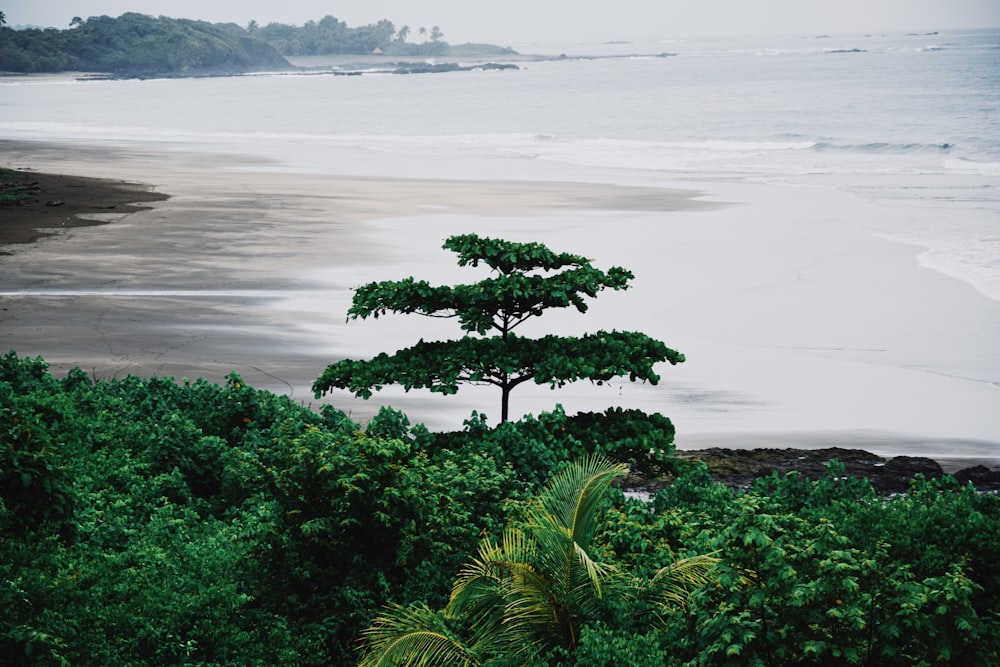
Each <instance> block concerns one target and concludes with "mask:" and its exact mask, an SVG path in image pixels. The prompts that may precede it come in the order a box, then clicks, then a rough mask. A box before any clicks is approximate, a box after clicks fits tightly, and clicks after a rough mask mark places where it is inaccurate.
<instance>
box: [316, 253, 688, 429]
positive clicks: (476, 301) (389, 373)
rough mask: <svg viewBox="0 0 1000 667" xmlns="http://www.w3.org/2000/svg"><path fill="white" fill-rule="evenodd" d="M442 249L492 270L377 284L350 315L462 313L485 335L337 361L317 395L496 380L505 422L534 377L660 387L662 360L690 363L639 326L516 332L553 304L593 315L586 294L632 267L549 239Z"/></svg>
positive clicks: (468, 327)
mask: <svg viewBox="0 0 1000 667" xmlns="http://www.w3.org/2000/svg"><path fill="white" fill-rule="evenodd" d="M443 247H444V248H445V249H447V250H451V251H452V252H454V253H456V254H457V255H458V264H459V266H473V267H475V266H478V265H479V264H480V262H482V263H483V264H485V265H487V266H488V267H489V268H490V269H492V274H493V275H492V276H491V277H489V278H487V279H486V280H482V281H480V282H477V283H474V284H471V285H455V286H453V287H452V286H440V287H434V286H432V285H430V284H428V283H427V282H426V281H423V280H421V281H417V280H414V279H413V278H412V277H411V278H406V279H404V280H398V281H388V282H374V283H369V284H367V285H363V286H361V287H359V288H358V289H357V290H356V291H355V293H354V300H353V305H352V306H351V308H350V309H349V310H348V319H349V320H351V319H358V318H361V319H366V318H368V317H374V318H376V319H377V318H378V317H379V315H385V314H386V313H388V312H393V313H419V314H421V315H426V316H428V317H454V318H457V319H458V322H459V324H460V326H461V328H462V329H463V330H464V331H465V332H467V334H477V335H476V336H473V335H465V336H463V337H462V338H460V339H458V340H448V341H436V342H429V343H428V342H424V341H423V340H421V341H420V342H418V343H417V344H416V345H414V346H413V347H408V348H406V349H403V350H400V351H398V352H396V353H395V354H393V355H388V354H386V353H382V354H379V355H378V356H376V357H375V358H374V359H371V360H370V361H355V360H352V359H345V360H343V361H338V362H336V363H333V364H330V365H329V366H327V368H326V371H324V372H323V374H322V375H321V376H320V377H319V378H317V379H316V382H314V383H313V391H314V392H315V393H316V397H317V398H319V397H320V396H322V395H323V394H325V393H326V392H328V391H329V390H331V389H334V388H336V389H347V390H350V391H352V392H354V394H355V395H356V396H359V397H363V398H369V397H371V395H372V389H373V388H374V389H376V390H378V389H381V388H382V387H383V386H384V385H387V384H400V385H402V386H403V387H404V388H405V389H406V390H407V391H409V390H410V389H412V388H415V387H416V388H426V389H430V390H431V391H436V392H440V393H443V394H454V393H456V392H457V391H458V387H459V384H461V383H471V384H489V385H494V386H496V387H499V388H500V415H501V416H500V419H501V421H507V419H508V416H509V412H510V411H509V404H510V392H511V391H512V390H513V389H514V388H515V387H517V386H518V385H520V384H523V383H525V382H528V381H529V380H531V381H534V382H535V383H536V384H544V383H548V384H549V385H550V386H551V387H552V388H553V389H555V388H556V387H562V386H563V385H565V384H566V383H567V382H573V381H576V380H584V379H587V380H591V381H592V382H595V383H597V384H599V385H600V384H603V383H604V382H606V381H608V380H610V379H612V378H614V377H620V376H625V375H628V376H629V379H630V380H631V381H633V382H634V381H636V380H643V381H648V382H650V383H652V384H656V383H657V382H658V381H659V379H660V376H659V375H657V374H656V373H655V372H654V371H653V365H654V364H656V363H658V362H662V361H669V362H670V363H671V364H677V363H680V362H682V361H684V355H683V354H681V353H680V352H677V351H676V350H671V349H670V348H668V347H667V346H666V345H664V344H663V343H662V342H660V341H658V340H654V339H652V338H650V337H649V336H647V335H645V334H642V333H637V332H631V331H598V332H597V333H592V334H585V335H583V336H580V337H564V336H551V335H550V336H543V337H541V338H526V337H522V336H518V335H516V334H515V333H514V329H516V328H517V327H519V326H521V325H522V324H524V323H525V322H526V321H528V320H530V319H531V318H533V317H539V316H541V315H542V313H544V312H545V311H546V310H547V309H549V308H568V307H573V308H576V309H577V310H578V311H579V312H581V313H584V312H586V311H587V302H586V301H585V297H595V296H597V294H598V292H600V291H602V290H604V289H613V290H623V289H627V288H628V281H629V280H631V279H633V278H634V276H633V275H632V273H631V272H630V271H627V270H625V269H623V268H621V267H612V268H610V269H608V271H607V272H604V271H601V270H600V269H597V268H594V267H593V266H591V264H590V260H588V259H586V258H585V257H581V256H579V255H571V254H568V253H560V254H556V253H554V252H552V251H551V250H549V249H548V248H547V247H545V246H544V245H542V244H540V243H515V242H510V241H504V240H502V239H490V238H480V237H479V236H477V235H475V234H464V235H460V236H452V237H450V238H449V239H448V240H447V241H445V243H444V246H443ZM491 334H492V335H491Z"/></svg>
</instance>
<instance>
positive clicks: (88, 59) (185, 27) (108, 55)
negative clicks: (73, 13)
mask: <svg viewBox="0 0 1000 667" xmlns="http://www.w3.org/2000/svg"><path fill="white" fill-rule="evenodd" d="M289 67H290V65H289V64H288V61H286V60H285V59H284V58H283V57H282V56H281V55H280V54H278V52H277V51H275V49H274V47H272V46H271V45H269V44H267V43H266V42H263V41H261V40H259V39H255V38H254V37H252V36H250V35H248V34H246V33H245V32H244V31H242V29H239V28H237V29H236V30H233V29H232V28H231V27H227V26H225V25H213V24H211V23H206V22H204V21H192V20H189V19H172V18H167V17H163V16H161V17H159V18H154V17H152V16H147V15H145V14H138V13H134V12H129V13H126V14H122V15H121V16H120V17H118V18H112V17H110V16H93V17H91V18H89V19H86V20H80V19H79V18H77V19H74V21H73V27H72V28H70V29H67V30H57V29H55V28H48V29H45V30H39V29H36V28H31V29H27V30H13V29H10V28H6V27H3V28H0V71H6V72H60V71H80V72H106V73H111V74H117V75H122V76H153V75H160V74H181V75H193V74H230V73H235V72H246V71H253V70H264V69H287V68H289Z"/></svg>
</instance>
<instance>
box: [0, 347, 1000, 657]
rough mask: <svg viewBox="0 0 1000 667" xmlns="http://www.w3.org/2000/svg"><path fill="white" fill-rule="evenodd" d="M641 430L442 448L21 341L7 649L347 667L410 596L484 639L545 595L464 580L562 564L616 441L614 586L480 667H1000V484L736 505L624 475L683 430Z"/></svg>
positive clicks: (1, 648) (5, 529)
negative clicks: (105, 369)
mask: <svg viewBox="0 0 1000 667" xmlns="http://www.w3.org/2000/svg"><path fill="white" fill-rule="evenodd" d="M630 416H635V417H639V415H638V414H630V413H623V414H618V415H617V418H618V419H617V421H618V426H617V427H616V428H593V429H591V428H590V427H589V426H590V425H602V423H603V422H604V420H603V419H602V418H601V416H600V415H590V416H581V417H580V421H576V420H575V419H574V418H571V417H567V416H566V415H565V414H563V412H562V411H561V410H559V409H557V410H556V411H554V412H552V413H542V414H540V415H538V416H537V417H525V418H523V419H521V420H517V421H511V422H508V423H507V424H504V425H502V426H501V427H497V428H495V429H489V428H487V427H485V426H484V425H483V424H482V423H481V422H480V421H479V420H477V419H475V418H473V419H470V420H469V423H467V424H466V426H465V428H464V429H463V430H462V431H460V432H457V433H432V432H429V431H428V430H427V429H425V428H424V427H422V426H421V425H410V424H409V422H408V420H407V418H406V417H405V415H403V414H402V413H399V412H396V411H393V410H389V409H384V410H383V411H382V412H380V413H379V414H378V415H377V416H376V417H375V418H374V419H372V421H371V422H370V423H369V424H368V425H367V426H365V427H362V426H361V425H359V424H356V423H354V422H352V421H351V420H350V419H349V418H348V417H347V416H346V415H345V414H344V413H342V412H340V411H338V410H336V409H334V408H331V407H329V406H325V407H323V408H322V409H320V410H318V411H316V410H311V409H308V408H307V407H304V406H302V405H300V404H298V403H296V402H295V401H293V400H291V399H289V398H287V397H283V396H277V395H274V394H271V393H269V392H266V391H259V390H256V389H253V388H251V387H248V386H246V384H245V383H244V382H243V381H242V380H241V378H240V377H239V376H237V375H235V374H232V375H230V377H229V379H228V381H227V382H226V383H225V384H224V385H216V384H211V383H208V382H205V381H202V380H196V381H190V380H186V379H180V380H178V381H174V380H172V379H170V378H150V379H141V378H137V377H126V378H122V379H103V380H101V379H95V378H93V377H91V376H90V375H88V374H87V373H85V372H84V371H82V370H80V369H76V370H73V371H71V372H69V373H68V374H67V375H66V376H65V377H63V378H56V377H54V376H53V375H51V374H50V373H49V372H48V369H47V366H46V364H45V362H44V360H42V359H40V358H20V357H18V356H17V355H16V354H14V353H8V354H7V355H5V356H3V357H2V358H0V440H2V442H0V498H2V504H0V530H2V534H3V540H2V541H0V580H2V582H3V585H2V586H0V609H2V612H0V654H2V655H4V656H6V657H7V658H8V659H10V660H12V661H13V662H14V663H15V664H25V665H67V664H69V665H109V664H122V665H124V664H166V665H180V664H185V665H227V664H241V665H328V664H343V665H346V664H354V663H355V662H357V661H358V660H359V659H360V658H361V656H362V655H364V654H362V653H359V652H358V647H359V639H360V638H362V637H367V638H368V639H369V640H376V639H377V637H378V636H379V633H380V632H382V631H383V630H385V629H386V628H387V627H391V625H390V624H388V621H387V620H386V619H387V617H386V616H385V615H384V614H390V615H392V613H393V610H403V609H407V610H412V609H418V610H422V611H421V616H420V618H421V622H427V623H433V624H434V625H435V627H436V628H438V629H440V630H441V631H442V632H443V633H445V634H447V635H448V636H452V633H455V634H456V636H457V637H458V638H460V639H463V641H468V640H469V639H470V637H469V636H468V635H465V634H462V633H464V632H465V630H463V629H462V628H464V627H466V626H463V625H459V626H458V627H455V626H454V622H455V619H454V618H452V617H453V616H455V614H453V613H452V612H455V611H457V610H459V609H461V610H462V614H463V616H462V618H464V619H465V621H464V622H471V623H472V625H473V626H474V627H475V626H476V623H475V622H473V619H475V618H478V616H476V614H480V613H481V614H482V618H483V619H484V620H483V622H484V623H487V622H490V623H495V622H496V619H497V618H498V616H497V612H498V611H500V612H501V616H502V615H503V613H505V612H504V609H503V608H500V607H497V606H496V605H492V606H491V605H486V602H487V601H488V599H494V600H498V599H515V598H509V597H507V596H508V594H507V592H506V591H507V587H508V586H526V585H527V584H528V583H530V582H528V581H527V580H524V581H521V580H517V579H516V578H515V579H506V578H504V577H500V578H498V579H496V586H500V588H494V589H492V592H491V589H490V588H489V587H485V588H483V589H482V590H480V589H479V588H477V590H479V591H480V595H481V597H480V598H477V599H476V600H475V601H473V602H462V601H461V600H459V598H458V597H453V595H452V594H453V591H454V587H455V586H456V578H455V577H456V574H458V575H459V579H458V582H459V583H464V584H465V587H464V589H463V590H466V591H471V590H472V587H473V580H472V579H471V578H470V572H471V571H472V570H471V568H473V567H475V566H476V564H477V563H478V564H481V565H482V566H484V567H485V566H487V565H488V564H489V563H491V562H493V561H494V560H497V559H490V558H488V556H490V555H491V554H507V555H511V554H513V552H514V551H518V553H519V554H520V555H518V556H517V557H516V558H513V557H512V558H511V559H510V560H511V561H512V562H514V561H516V562H518V563H526V564H529V563H533V562H535V561H536V560H538V559H541V558H543V555H542V554H543V553H548V550H549V549H550V548H551V549H553V553H554V554H562V557H563V558H565V557H566V555H567V552H566V548H567V545H568V542H560V540H562V539H565V538H561V537H559V535H560V533H559V530H557V528H558V525H559V524H558V522H556V523H553V522H552V521H549V520H548V519H546V518H545V514H546V513H558V512H557V508H558V507H559V506H560V504H561V501H560V502H559V503H556V504H555V505H553V504H551V503H549V502H548V501H547V500H546V498H550V497H551V496H552V495H553V493H554V491H553V490H552V489H553V488H558V487H560V485H563V486H565V484H566V482H565V481H564V480H566V479H568V478H572V477H573V476H574V475H576V479H580V477H581V476H580V474H579V467H580V466H586V465H587V464H586V461H587V456H588V455H592V454H591V453H592V452H594V450H601V455H602V456H603V457H604V458H606V459H608V460H609V461H610V462H609V463H607V464H602V466H603V465H607V466H609V467H610V468H611V469H612V470H613V471H614V473H613V475H612V476H613V477H614V479H615V480H616V481H615V482H614V483H610V481H609V480H608V479H607V478H602V481H601V486H602V491H603V492H602V493H600V494H594V495H593V496H588V501H589V502H588V503H587V507H586V519H587V525H586V531H585V539H584V538H581V539H579V542H576V541H574V544H576V543H579V544H580V545H581V546H582V549H581V551H582V553H580V554H579V555H580V557H581V558H582V557H583V556H584V555H585V556H586V557H587V558H588V559H589V560H590V561H592V564H593V569H592V570H590V571H591V572H592V573H595V574H596V575H597V579H598V581H599V583H600V585H601V589H600V590H601V595H600V596H598V595H597V594H596V591H597V589H596V588H594V587H593V586H591V587H590V588H585V589H583V590H581V591H579V593H580V594H581V595H584V597H583V598H582V599H580V600H579V601H578V602H577V601H575V599H574V601H573V605H574V608H579V610H580V612H579V613H577V612H573V613H572V614H571V617H572V618H573V619H575V620H574V621H573V628H574V635H573V637H574V638H573V640H572V641H571V642H567V641H565V640H564V639H559V637H563V638H565V635H564V634H555V633H554V632H555V631H554V629H553V630H545V629H544V628H538V629H537V632H535V631H532V632H531V633H530V637H532V639H531V641H530V642H527V643H522V644H521V646H525V647H527V648H525V652H523V653H519V654H517V655H513V656H511V658H510V659H509V660H505V659H504V658H503V656H501V655H499V654H498V653H497V652H495V651H494V652H487V651H477V650H475V646H470V647H469V648H470V649H472V651H471V652H470V654H469V662H468V664H490V665H501V664H522V662H521V661H519V660H518V659H517V658H518V657H519V656H520V657H524V656H528V655H530V656H532V657H531V663H530V664H536V665H552V666H555V665H560V666H571V665H573V666H576V665H579V666H581V667H582V666H584V665H587V666H588V667H590V666H594V665H598V666H600V665H608V666H610V665H616V666H617V665H630V666H635V667H640V666H641V667H647V666H652V665H671V666H673V665H677V666H680V665H706V666H708V665H731V664H746V665H758V664H759V665H779V666H780V665H801V664H813V663H815V664H830V665H933V664H944V665H948V664H951V665H981V666H984V667H985V666H986V665H994V664H997V660H998V658H1000V616H998V611H997V610H998V609H1000V563H998V562H997V559H996V558H995V555H996V553H998V550H1000V499H998V497H997V496H995V495H988V494H981V493H977V492H976V490H975V489H974V488H972V487H971V486H969V485H967V486H962V485H959V484H958V483H957V482H956V481H955V480H954V479H953V478H950V477H947V476H946V477H944V478H942V479H939V480H927V479H923V478H921V477H917V478H915V479H914V480H913V481H912V482H911V485H910V488H909V490H908V491H907V492H905V493H903V494H900V495H897V496H894V497H883V496H882V495H880V494H878V493H877V492H875V490H874V489H873V488H872V487H871V485H870V484H868V482H867V481H866V480H864V479H858V478H849V477H845V476H844V475H843V470H842V468H838V467H837V465H835V464H834V465H832V466H831V467H830V469H829V471H828V474H827V475H825V476H824V477H822V478H821V479H819V480H815V481H810V480H806V479H804V478H801V477H799V476H798V475H795V474H791V475H787V476H778V475H773V476H771V477H768V478H763V479H760V480H758V482H757V483H756V484H755V485H754V486H753V487H751V488H750V489H747V490H736V489H732V488H729V487H725V486H722V485H720V484H717V483H715V482H714V481H713V480H712V479H711V477H710V476H709V475H708V472H707V470H706V469H705V468H704V466H703V465H701V464H698V463H689V464H687V465H681V464H680V463H679V462H678V461H676V460H674V461H673V464H674V465H673V470H674V472H673V474H672V475H671V476H670V477H669V479H670V480H672V483H670V484H668V485H666V486H663V487H662V488H661V489H659V490H658V491H656V492H654V493H652V494H651V495H650V496H649V497H648V498H646V497H637V496H635V495H633V494H629V495H625V494H624V493H623V489H622V487H621V486H619V485H618V484H619V483H620V471H621V467H620V466H618V465H616V463H615V462H621V461H622V460H627V459H628V458H629V457H630V456H631V455H633V454H635V453H637V452H638V451H639V450H640V449H642V448H643V447H648V448H650V449H657V448H660V449H662V448H664V447H665V446H666V445H665V443H666V442H667V441H668V440H669V435H671V434H672V429H668V428H667V426H668V424H669V420H666V418H661V419H660V421H658V422H656V423H658V424H660V425H661V427H662V428H661V429H659V430H657V429H654V428H652V427H651V422H650V420H647V419H638V420H637V423H636V425H635V427H634V428H631V429H628V428H626V427H628V426H630V425H633V421H632V420H631V419H630V418H629V417H630ZM612 421H613V420H612ZM668 431H669V432H668ZM666 449H667V451H668V453H673V452H672V447H671V446H666ZM600 469H601V470H605V469H607V468H604V467H602V468H600ZM632 474H634V472H633V473H632ZM661 474H662V473H661ZM583 478H584V479H587V476H586V475H583ZM561 480H562V481H561ZM546 484H548V485H549V486H548V487H546V486H545V485H546ZM569 486H570V487H573V488H577V489H580V488H583V487H580V486H579V485H577V484H570V485H569ZM604 487H606V488H604ZM560 497H562V498H563V499H565V496H560ZM581 525H582V524H581ZM515 535H520V538H518V537H514V536H515ZM518 539H522V540H524V542H523V543H522V542H518V541H517V540H518ZM529 544H531V545H533V546H531V547H530V549H529ZM532 554H534V555H532ZM691 557H709V558H713V559H718V560H717V562H713V563H711V565H712V567H711V569H710V570H706V571H705V577H706V579H705V581H706V582H707V583H698V582H695V584H694V585H691V586H686V585H685V586H681V587H680V589H679V590H680V595H675V596H673V597H667V598H663V597H662V596H660V595H659V593H665V592H669V591H672V590H673V591H675V592H676V591H677V590H678V589H677V587H676V586H664V587H662V588H659V587H657V586H656V585H655V584H656V582H659V581H661V580H662V577H664V576H665V574H666V573H669V572H671V570H672V568H677V567H681V568H683V566H684V564H685V561H686V559H688V558H691ZM501 560H503V559H501ZM586 571H587V570H581V572H586ZM501 572H503V570H502V569H501ZM507 574H509V575H510V576H513V573H512V572H508V573H507ZM588 580H589V579H588ZM664 583H666V582H664ZM640 584H641V585H640ZM475 586H476V587H478V584H475ZM528 590H530V589H528ZM490 595H492V596H493V597H492V598H490V597H489V596H490ZM525 595H527V590H526V591H525ZM498 596H499V597H498ZM516 599H521V598H516ZM532 599H534V598H532ZM459 602H462V605H461V606H460V605H459ZM664 602H669V604H661V603H664ZM425 608H426V610H424V609H425ZM520 608H521V607H520V606H517V607H515V609H520ZM434 609H441V610H447V611H448V613H433V617H432V613H431V612H430V611H429V610H434ZM380 619H381V620H380ZM489 627H493V626H488V627H487V626H484V627H483V629H484V630H485V629H488V628H489ZM368 628H371V630H368V631H367V634H366V633H365V631H366V630H367V629H368ZM474 638H475V636H473V637H472V639H474ZM495 638H496V639H497V641H508V640H510V639H511V637H496V636H495ZM481 646H485V645H483V644H480V647H481ZM494 646H495V644H494ZM387 664H393V663H387Z"/></svg>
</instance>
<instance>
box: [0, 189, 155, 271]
mask: <svg viewBox="0 0 1000 667" xmlns="http://www.w3.org/2000/svg"><path fill="white" fill-rule="evenodd" d="M4 182H5V184H15V183H16V184H17V185H19V186H21V187H22V188H23V189H24V190H25V191H26V193H27V195H26V197H25V200H24V201H22V202H20V203H16V204H5V205H3V206H0V220H2V224H0V253H3V254H9V252H10V250H9V249H7V248H6V246H10V245H13V244H23V243H32V242H34V241H37V240H38V239H40V238H43V237H46V236H52V235H54V234H58V233H59V231H60V230H66V229H73V228H76V227H91V226H94V225H104V224H108V223H110V222H113V221H115V220H117V219H121V218H123V217H125V216H127V215H130V214H132V213H136V212H138V211H142V210H146V207H144V206H142V204H143V203H146V202H154V201H161V200H163V199H166V198H167V195H164V194H162V193H159V192H156V191H155V190H154V188H153V186H147V185H143V184H139V183H133V182H129V181H121V180H114V179H105V178H87V177H82V176H77V175H67V174H51V173H41V172H37V171H33V170H14V171H12V172H9V173H6V174H5V175H4Z"/></svg>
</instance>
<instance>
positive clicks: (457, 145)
mask: <svg viewBox="0 0 1000 667" xmlns="http://www.w3.org/2000/svg"><path fill="white" fill-rule="evenodd" d="M518 49H519V50H520V51H521V52H523V53H533V54H534V53H537V54H543V55H547V56H549V57H552V56H555V58H552V59H547V60H538V61H535V60H531V59H517V60H515V64H517V65H518V66H519V67H520V69H519V70H517V71H512V70H504V71H481V70H474V71H470V72H454V73H446V74H433V75H431V74H424V75H406V76H402V75H393V74H386V73H383V70H384V69H385V68H381V67H378V66H376V67H374V68H373V71H370V72H368V73H366V74H364V75H362V76H355V77H345V76H333V75H329V76H323V75H322V74H317V73H315V72H312V73H310V74H308V75H290V74H287V73H272V74H262V75H254V76H243V77H233V78H210V79H162V80H149V81H138V80H130V81H81V80H78V79H75V78H72V77H65V76H55V77H25V78H18V77H11V78H6V79H2V80H0V138H10V139H41V140H57V141H72V140H77V141H84V142H87V141H91V142H93V141H96V142H102V143H119V144H127V143H129V142H135V143H148V142H157V143H159V144H161V145H162V146H163V147H165V148H182V149H195V150H197V149H205V150H229V151H233V152H243V153H251V154H255V155H261V156H265V157H267V158H273V159H276V160H279V161H280V163H281V166H280V167H279V168H281V169H284V170H288V171H296V170H298V171H313V172H332V173H350V174H355V175H356V174H365V173H368V174H370V175H378V176H433V177H449V176H457V177H462V178H469V177H472V178H477V177H479V178H493V177H498V176H500V177H520V178H533V177H535V178H543V177H548V176H551V175H552V174H553V173H559V175H560V176H561V177H564V178H566V177H568V178H570V179H572V178H579V179H581V180H586V179H587V178H588V176H587V175H586V173H587V171H588V170H589V172H590V173H599V174H600V178H602V179H603V180H607V181H615V182H619V183H636V184H656V183H664V182H667V183H669V182H673V181H676V180H677V179H687V180H696V181H697V180H701V181H711V180H720V179H722V180H732V179H741V180H746V181H751V182H764V183H778V184H792V185H807V186H814V187H828V188H839V189H844V190H848V191H851V192H853V193H856V194H858V195H860V196H862V197H865V198H868V199H871V200H875V201H880V202H896V203H898V204H899V205H904V204H913V205H915V210H916V209H920V210H923V211H924V212H925V213H926V215H916V216H911V217H910V218H909V219H907V220H906V221H905V224H900V222H899V220H887V221H886V224H885V225H884V227H882V228H874V229H873V230H872V232H873V233H877V234H881V235H884V236H886V237H887V238H891V239H893V240H896V241H900V242H904V243H911V244H914V245H917V246H920V247H921V248H923V249H924V252H923V254H921V255H920V257H919V261H920V262H921V263H923V264H924V265H925V266H927V267H929V268H932V269H934V270H937V271H940V272H942V273H945V274H947V275H949V276H952V277H955V278H958V279H960V280H964V281H966V282H968V283H969V284H971V285H973V286H974V287H975V288H976V289H977V290H979V291H980V292H981V293H982V294H984V295H986V296H988V297H989V298H992V299H997V300H1000V215H998V213H1000V194H998V187H997V186H998V184H1000V31H998V30H973V31H965V32H942V33H930V34H870V35H835V36H826V35H819V36H817V35H799V36H786V37H753V38H749V37H748V38H734V37H729V38H719V39H689V40H682V41H666V40H665V41H662V42H644V43H614V44H591V43H575V44H544V43H538V44H524V45H518ZM545 165H548V166H549V167H550V168H549V169H545V168H544V166H545ZM553 165H561V166H562V167H564V169H562V170H560V171H558V172H556V171H555V170H553V169H552V168H551V167H552V166H553ZM269 168H270V169H274V168H275V167H274V166H273V165H271V166H270V167H269ZM574 168H576V169H579V171H573V169H574Z"/></svg>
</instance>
